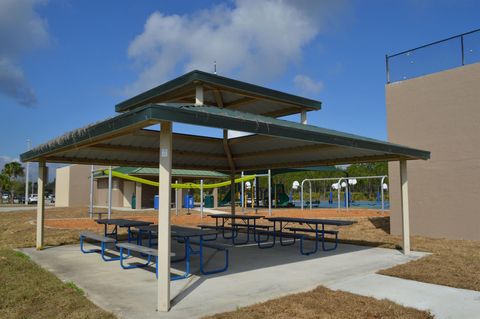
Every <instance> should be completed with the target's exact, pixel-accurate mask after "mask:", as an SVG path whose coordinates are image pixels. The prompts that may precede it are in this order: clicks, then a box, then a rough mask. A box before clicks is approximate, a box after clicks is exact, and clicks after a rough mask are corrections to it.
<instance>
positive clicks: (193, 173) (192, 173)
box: [94, 166, 230, 178]
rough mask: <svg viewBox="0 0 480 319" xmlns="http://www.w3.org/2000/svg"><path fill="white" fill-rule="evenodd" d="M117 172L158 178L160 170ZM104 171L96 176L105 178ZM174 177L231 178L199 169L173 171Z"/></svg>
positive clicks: (124, 170) (119, 169) (136, 169)
mask: <svg viewBox="0 0 480 319" xmlns="http://www.w3.org/2000/svg"><path fill="white" fill-rule="evenodd" d="M112 170H113V171H115V172H119V173H122V174H127V175H154V176H158V171H159V169H158V168H156V167H128V166H127V167H115V168H113V169H112ZM103 171H104V170H101V171H97V172H95V174H94V176H95V177H99V176H105V174H103V173H102V172H103ZM172 176H177V177H196V178H200V177H202V178H230V176H229V175H227V174H223V173H220V172H215V171H205V170H197V169H172Z"/></svg>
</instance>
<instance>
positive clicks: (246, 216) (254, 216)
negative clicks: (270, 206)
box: [207, 214, 265, 219]
mask: <svg viewBox="0 0 480 319" xmlns="http://www.w3.org/2000/svg"><path fill="white" fill-rule="evenodd" d="M207 216H210V217H212V218H235V219H260V218H263V217H265V216H263V215H237V214H235V215H233V214H209V215H207Z"/></svg>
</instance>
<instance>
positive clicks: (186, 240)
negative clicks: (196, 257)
mask: <svg viewBox="0 0 480 319" xmlns="http://www.w3.org/2000/svg"><path fill="white" fill-rule="evenodd" d="M183 240H184V243H185V273H184V274H183V275H175V276H172V277H171V278H170V280H172V281H173V280H180V279H185V278H188V277H189V276H190V251H191V250H192V249H191V247H190V238H189V237H184V238H183Z"/></svg>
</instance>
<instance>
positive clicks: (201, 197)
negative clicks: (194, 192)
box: [200, 179, 203, 218]
mask: <svg viewBox="0 0 480 319" xmlns="http://www.w3.org/2000/svg"><path fill="white" fill-rule="evenodd" d="M200 218H203V179H201V180H200Z"/></svg>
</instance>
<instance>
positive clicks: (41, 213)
mask: <svg viewBox="0 0 480 319" xmlns="http://www.w3.org/2000/svg"><path fill="white" fill-rule="evenodd" d="M46 179H47V166H46V165H45V162H44V161H40V162H38V182H37V188H38V189H37V192H38V193H37V195H38V199H37V245H36V246H37V249H38V250H41V249H43V230H44V221H45V184H46V182H47V180H46Z"/></svg>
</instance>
